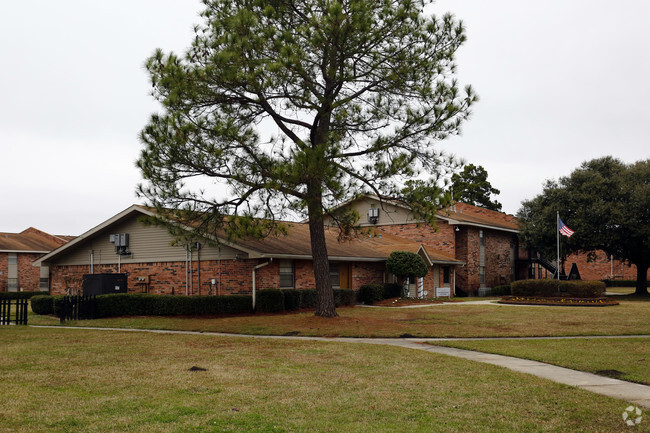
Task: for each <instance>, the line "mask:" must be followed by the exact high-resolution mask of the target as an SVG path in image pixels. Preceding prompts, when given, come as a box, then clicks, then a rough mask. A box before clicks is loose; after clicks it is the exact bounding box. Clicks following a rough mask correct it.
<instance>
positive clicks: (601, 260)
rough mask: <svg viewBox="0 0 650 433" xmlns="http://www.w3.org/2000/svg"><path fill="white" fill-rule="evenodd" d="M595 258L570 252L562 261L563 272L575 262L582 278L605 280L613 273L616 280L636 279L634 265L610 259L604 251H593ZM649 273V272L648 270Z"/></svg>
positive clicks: (649, 273) (567, 270) (569, 268)
mask: <svg viewBox="0 0 650 433" xmlns="http://www.w3.org/2000/svg"><path fill="white" fill-rule="evenodd" d="M595 255H596V257H595V260H593V261H592V260H590V259H589V257H588V255H587V254H586V253H583V254H571V255H569V256H568V257H567V258H566V260H565V262H564V270H565V272H569V271H570V270H571V265H572V264H573V263H575V264H576V265H577V266H578V271H579V272H580V277H581V278H582V279H583V280H606V279H610V278H611V277H612V275H613V277H614V279H617V280H636V274H637V270H636V266H634V265H629V264H626V263H624V262H621V261H620V260H614V261H613V262H612V261H610V259H609V257H608V256H607V254H605V252H604V251H597V252H596V253H595ZM648 275H650V272H648Z"/></svg>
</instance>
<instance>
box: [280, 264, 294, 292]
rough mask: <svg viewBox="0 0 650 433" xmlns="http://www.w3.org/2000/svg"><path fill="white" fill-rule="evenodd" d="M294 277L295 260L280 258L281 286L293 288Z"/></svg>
mask: <svg viewBox="0 0 650 433" xmlns="http://www.w3.org/2000/svg"><path fill="white" fill-rule="evenodd" d="M294 277H295V275H294V267H293V262H292V261H291V260H280V288H281V289H289V288H293V286H294Z"/></svg>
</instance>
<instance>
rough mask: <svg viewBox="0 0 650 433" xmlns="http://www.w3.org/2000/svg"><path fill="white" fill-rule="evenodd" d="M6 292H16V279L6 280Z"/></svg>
mask: <svg viewBox="0 0 650 433" xmlns="http://www.w3.org/2000/svg"><path fill="white" fill-rule="evenodd" d="M7 290H8V291H10V292H17V291H18V278H8V279H7Z"/></svg>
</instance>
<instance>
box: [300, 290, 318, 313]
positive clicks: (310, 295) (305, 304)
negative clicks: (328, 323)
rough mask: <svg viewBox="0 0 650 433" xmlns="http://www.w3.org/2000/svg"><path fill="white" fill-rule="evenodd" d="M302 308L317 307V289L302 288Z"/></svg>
mask: <svg viewBox="0 0 650 433" xmlns="http://www.w3.org/2000/svg"><path fill="white" fill-rule="evenodd" d="M299 291H300V308H316V290H314V289H300V290H299Z"/></svg>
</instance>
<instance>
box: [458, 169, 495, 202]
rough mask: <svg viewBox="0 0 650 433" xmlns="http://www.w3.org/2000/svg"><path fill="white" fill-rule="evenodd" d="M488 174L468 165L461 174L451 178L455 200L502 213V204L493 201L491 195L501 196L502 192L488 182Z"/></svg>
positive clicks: (483, 170)
mask: <svg viewBox="0 0 650 433" xmlns="http://www.w3.org/2000/svg"><path fill="white" fill-rule="evenodd" d="M487 177H488V173H487V171H486V170H485V169H484V168H483V166H481V165H479V166H478V167H477V166H475V165H474V164H468V165H466V166H465V167H464V168H463V171H461V172H460V173H454V174H453V175H452V176H451V184H452V187H453V196H454V197H453V199H454V200H457V201H462V202H464V203H468V204H471V205H474V206H479V207H482V208H485V209H490V210H494V211H501V203H499V202H498V201H496V200H491V199H490V196H491V195H493V194H494V195H499V194H501V191H499V190H498V189H496V188H494V187H493V186H492V184H491V183H490V182H488V180H487Z"/></svg>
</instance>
